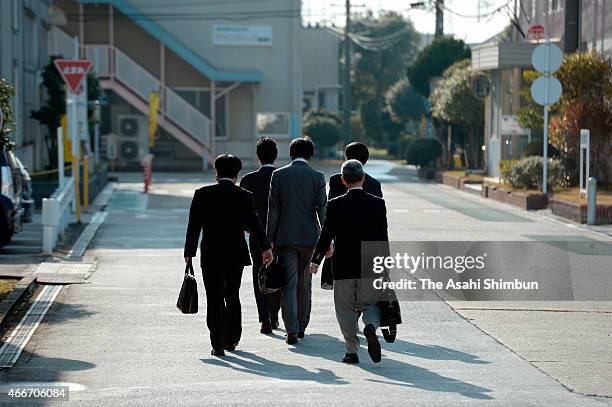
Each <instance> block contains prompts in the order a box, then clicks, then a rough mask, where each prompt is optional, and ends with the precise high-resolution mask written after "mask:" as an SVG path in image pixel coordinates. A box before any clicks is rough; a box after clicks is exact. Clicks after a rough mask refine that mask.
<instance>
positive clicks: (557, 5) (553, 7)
mask: <svg viewBox="0 0 612 407" xmlns="http://www.w3.org/2000/svg"><path fill="white" fill-rule="evenodd" d="M549 11H550V12H551V13H554V12H557V11H561V0H550V7H549Z"/></svg>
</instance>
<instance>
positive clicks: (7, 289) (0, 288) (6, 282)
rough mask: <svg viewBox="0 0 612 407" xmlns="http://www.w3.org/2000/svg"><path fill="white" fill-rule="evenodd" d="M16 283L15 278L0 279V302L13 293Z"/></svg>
mask: <svg viewBox="0 0 612 407" xmlns="http://www.w3.org/2000/svg"><path fill="white" fill-rule="evenodd" d="M18 282H19V280H17V279H16V278H0V301H2V300H4V299H5V298H6V296H8V295H9V294H10V293H11V291H13V289H14V288H15V286H16V285H17V283H18Z"/></svg>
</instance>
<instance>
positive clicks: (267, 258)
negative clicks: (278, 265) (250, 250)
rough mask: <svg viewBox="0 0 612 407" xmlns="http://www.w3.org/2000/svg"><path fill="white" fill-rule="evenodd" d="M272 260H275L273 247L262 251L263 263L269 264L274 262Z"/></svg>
mask: <svg viewBox="0 0 612 407" xmlns="http://www.w3.org/2000/svg"><path fill="white" fill-rule="evenodd" d="M272 260H274V254H273V253H272V249H268V250H266V251H265V252H263V253H261V261H262V262H263V264H265V265H266V267H267V266H269V265H270V263H272Z"/></svg>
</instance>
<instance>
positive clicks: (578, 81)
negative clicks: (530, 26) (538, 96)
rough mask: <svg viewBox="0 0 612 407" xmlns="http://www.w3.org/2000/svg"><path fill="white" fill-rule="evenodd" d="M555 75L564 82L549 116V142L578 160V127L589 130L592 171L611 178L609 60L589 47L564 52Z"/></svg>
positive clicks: (600, 177)
mask: <svg viewBox="0 0 612 407" xmlns="http://www.w3.org/2000/svg"><path fill="white" fill-rule="evenodd" d="M555 76H556V77H557V78H558V79H559V81H560V82H561V85H562V86H563V94H562V95H561V99H560V100H559V102H557V105H558V114H556V115H554V116H553V117H552V118H551V120H550V142H551V144H553V145H554V146H555V147H557V149H558V150H559V151H560V152H562V154H565V155H566V156H567V158H570V159H572V160H574V162H578V161H579V148H580V129H589V130H590V132H591V163H592V168H591V171H592V174H593V175H594V176H595V177H596V178H597V179H598V180H600V181H603V182H605V183H609V182H610V178H609V171H608V160H609V159H610V156H611V155H612V147H611V144H612V60H611V59H610V58H604V57H603V56H601V55H600V54H598V53H596V52H594V51H589V52H581V53H580V52H579V53H574V54H570V55H566V56H565V58H564V60H563V64H562V65H561V68H559V70H558V71H557V72H556V74H555Z"/></svg>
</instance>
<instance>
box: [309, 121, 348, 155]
mask: <svg viewBox="0 0 612 407" xmlns="http://www.w3.org/2000/svg"><path fill="white" fill-rule="evenodd" d="M304 134H306V135H307V136H309V137H310V138H312V141H313V142H314V143H315V145H316V146H317V148H318V149H320V150H322V151H324V150H327V149H329V148H331V147H333V146H335V145H336V143H338V141H340V139H341V138H342V128H341V127H340V124H339V123H338V121H336V120H334V119H333V118H331V117H325V116H311V117H309V118H308V119H307V121H306V123H305V126H304Z"/></svg>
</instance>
